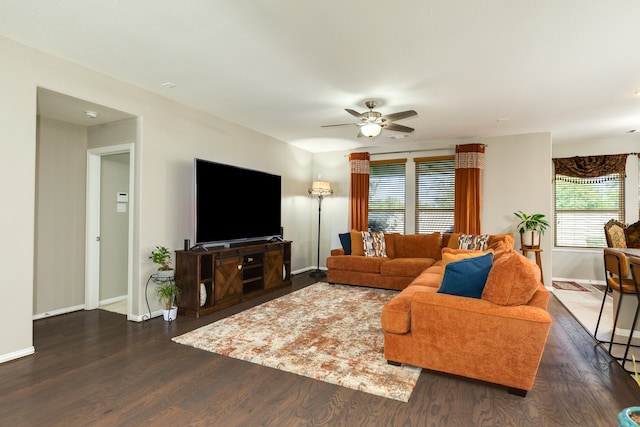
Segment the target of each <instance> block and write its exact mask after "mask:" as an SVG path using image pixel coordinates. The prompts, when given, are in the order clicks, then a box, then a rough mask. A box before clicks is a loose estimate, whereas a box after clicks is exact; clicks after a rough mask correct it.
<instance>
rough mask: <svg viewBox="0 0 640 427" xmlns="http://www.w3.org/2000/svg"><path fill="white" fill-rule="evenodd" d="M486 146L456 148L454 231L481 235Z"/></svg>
mask: <svg viewBox="0 0 640 427" xmlns="http://www.w3.org/2000/svg"><path fill="white" fill-rule="evenodd" d="M483 170H484V144H466V145H457V146H456V175H455V187H456V188H455V204H454V219H453V230H454V232H456V233H465V234H481V232H480V214H481V212H482V172H483Z"/></svg>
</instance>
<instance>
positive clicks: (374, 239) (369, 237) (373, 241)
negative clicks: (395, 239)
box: [362, 231, 387, 256]
mask: <svg viewBox="0 0 640 427" xmlns="http://www.w3.org/2000/svg"><path fill="white" fill-rule="evenodd" d="M362 245H363V249H364V256H387V250H386V246H385V243H384V233H383V232H382V231H363V232H362Z"/></svg>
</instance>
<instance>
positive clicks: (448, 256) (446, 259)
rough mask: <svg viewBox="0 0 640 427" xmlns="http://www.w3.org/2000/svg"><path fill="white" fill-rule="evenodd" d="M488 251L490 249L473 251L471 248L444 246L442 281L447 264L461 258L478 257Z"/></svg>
mask: <svg viewBox="0 0 640 427" xmlns="http://www.w3.org/2000/svg"><path fill="white" fill-rule="evenodd" d="M488 252H489V251H473V250H470V249H451V248H442V266H443V269H442V273H441V274H440V281H442V276H444V267H446V266H447V264H449V263H452V262H454V261H460V260H461V259H467V258H476V257H479V256H482V255H485V254H487V253H488ZM491 252H493V251H491Z"/></svg>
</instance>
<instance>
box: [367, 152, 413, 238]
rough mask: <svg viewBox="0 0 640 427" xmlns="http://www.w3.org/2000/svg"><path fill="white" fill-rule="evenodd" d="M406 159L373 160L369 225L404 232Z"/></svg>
mask: <svg viewBox="0 0 640 427" xmlns="http://www.w3.org/2000/svg"><path fill="white" fill-rule="evenodd" d="M406 162H407V159H398V160H382V161H372V162H371V163H370V167H369V228H370V229H371V231H384V232H386V233H404V232H405V206H406V197H405V188H406V181H407V179H406V177H405V169H406Z"/></svg>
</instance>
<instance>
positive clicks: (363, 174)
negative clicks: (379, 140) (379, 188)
mask: <svg viewBox="0 0 640 427" xmlns="http://www.w3.org/2000/svg"><path fill="white" fill-rule="evenodd" d="M349 167H350V169H351V229H355V230H360V231H362V230H367V228H368V224H369V153H351V154H349Z"/></svg>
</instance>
